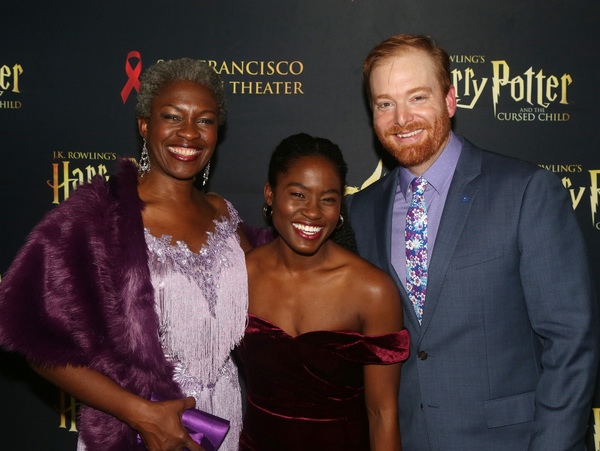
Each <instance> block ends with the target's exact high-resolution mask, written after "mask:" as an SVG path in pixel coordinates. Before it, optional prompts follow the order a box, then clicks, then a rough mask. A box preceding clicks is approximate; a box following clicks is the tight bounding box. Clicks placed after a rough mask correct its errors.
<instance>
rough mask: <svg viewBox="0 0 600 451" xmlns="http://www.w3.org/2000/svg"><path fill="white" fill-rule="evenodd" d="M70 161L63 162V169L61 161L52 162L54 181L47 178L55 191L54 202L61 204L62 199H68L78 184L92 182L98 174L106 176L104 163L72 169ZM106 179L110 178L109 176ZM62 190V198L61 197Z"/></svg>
mask: <svg viewBox="0 0 600 451" xmlns="http://www.w3.org/2000/svg"><path fill="white" fill-rule="evenodd" d="M69 163H70V161H63V162H62V171H61V170H60V163H52V182H50V180H47V181H46V183H47V184H48V186H49V187H50V188H52V190H53V192H54V197H53V200H52V203H53V204H59V203H60V202H61V200H65V199H68V198H69V194H70V192H71V191H72V190H74V189H75V188H77V186H78V185H81V184H82V183H85V182H91V181H92V179H93V178H94V177H95V176H96V175H101V176H104V175H105V174H106V173H107V169H106V166H105V165H103V164H99V165H98V166H97V167H93V166H91V165H88V166H86V167H85V168H84V169H83V170H82V169H80V168H75V169H73V170H70V169H69ZM84 171H85V172H84ZM105 179H106V180H108V177H105ZM61 190H62V199H61V198H60V197H61V196H60V194H61Z"/></svg>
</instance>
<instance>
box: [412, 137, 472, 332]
mask: <svg viewBox="0 0 600 451" xmlns="http://www.w3.org/2000/svg"><path fill="white" fill-rule="evenodd" d="M480 173H481V152H480V151H479V150H478V149H476V148H475V147H474V146H473V145H472V144H471V143H469V142H468V141H466V140H463V146H462V150H461V155H460V158H459V160H458V163H457V165H456V170H455V171H454V176H453V177H452V182H451V184H450V189H449V191H448V196H447V198H446V204H445V205H444V211H443V213H442V218H441V221H440V226H439V228H438V233H437V237H436V240H435V247H434V249H433V254H432V256H431V263H430V265H429V269H428V280H427V297H426V298H425V306H424V309H423V321H422V324H421V337H422V336H423V335H424V334H425V332H426V331H427V327H428V326H429V323H430V322H431V318H432V316H433V315H434V314H435V308H436V306H437V303H438V301H439V297H440V293H441V290H442V287H443V284H444V279H445V277H446V273H447V271H448V266H449V265H450V261H451V259H452V256H453V255H454V251H455V249H456V245H457V243H458V240H459V238H460V236H461V233H462V230H463V228H464V226H465V223H466V222H467V218H468V216H469V211H470V209H471V205H472V204H473V201H474V200H475V196H476V195H477V189H478V183H477V180H476V178H477V176H478V175H479V174H480Z"/></svg>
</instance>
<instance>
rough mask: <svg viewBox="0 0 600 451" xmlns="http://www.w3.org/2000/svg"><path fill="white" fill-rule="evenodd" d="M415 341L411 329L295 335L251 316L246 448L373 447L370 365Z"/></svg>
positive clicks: (398, 355)
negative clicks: (367, 391)
mask: <svg viewBox="0 0 600 451" xmlns="http://www.w3.org/2000/svg"><path fill="white" fill-rule="evenodd" d="M408 342H409V339H408V332H407V331H406V330H403V331H400V332H396V333H392V334H386V335H380V336H364V335H362V334H360V333H357V332H340V331H314V332H308V333H305V334H302V335H298V336H297V337H292V336H290V335H288V334H287V333H285V332H284V331H283V330H281V329H280V328H279V327H277V326H276V325H274V324H272V323H270V322H269V321H267V320H264V319H262V318H259V317H258V316H255V315H252V314H250V315H249V320H248V326H247V327H246V335H245V336H244V339H243V340H242V343H241V345H240V346H239V347H238V348H237V354H238V357H239V359H240V363H241V365H242V369H243V371H244V374H245V379H246V392H247V407H246V414H245V417H244V426H243V430H242V435H241V438H240V451H250V450H252V451H271V450H272V451H284V450H285V451H296V450H297V451H300V450H302V451H306V450H328V451H332V450H340V451H341V450H344V451H350V450H361V451H365V450H368V449H369V425H368V420H367V415H366V408H365V400H364V380H363V365H364V364H392V363H398V362H401V361H403V360H405V359H406V358H407V357H408Z"/></svg>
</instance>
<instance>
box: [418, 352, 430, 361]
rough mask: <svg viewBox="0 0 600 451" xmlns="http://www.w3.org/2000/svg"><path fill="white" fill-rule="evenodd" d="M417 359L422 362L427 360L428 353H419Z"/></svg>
mask: <svg viewBox="0 0 600 451" xmlns="http://www.w3.org/2000/svg"><path fill="white" fill-rule="evenodd" d="M417 357H418V358H419V359H420V360H427V357H428V356H427V353H426V352H425V351H419V353H418V354H417Z"/></svg>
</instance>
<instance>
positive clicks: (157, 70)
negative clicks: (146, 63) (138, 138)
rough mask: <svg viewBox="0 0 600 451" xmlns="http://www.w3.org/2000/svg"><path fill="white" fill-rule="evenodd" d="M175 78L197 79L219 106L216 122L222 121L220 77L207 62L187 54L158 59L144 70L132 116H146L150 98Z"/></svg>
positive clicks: (149, 112) (149, 110)
mask: <svg viewBox="0 0 600 451" xmlns="http://www.w3.org/2000/svg"><path fill="white" fill-rule="evenodd" d="M179 80H189V81H193V82H195V83H199V84H201V85H202V86H204V87H205V88H207V89H208V90H209V91H210V92H212V94H213V96H214V97H215V100H216V101H217V106H218V107H219V125H223V124H224V123H225V119H226V117H227V108H226V106H225V93H224V92H223V83H222V81H221V78H220V77H219V75H218V74H217V73H216V72H215V71H214V69H213V68H212V67H210V66H209V65H208V64H206V63H205V62H203V61H200V60H194V59H191V58H180V59H176V60H169V61H159V62H158V63H156V64H154V65H152V66H150V67H149V68H148V69H146V70H145V71H144V73H143V74H142V76H141V77H140V91H139V92H138V95H137V104H136V106H135V115H136V117H138V118H143V119H148V118H149V117H150V114H151V113H152V101H153V100H154V98H155V97H156V96H157V95H158V94H159V92H160V91H161V89H163V88H164V87H165V86H166V85H168V84H170V83H172V82H174V81H179Z"/></svg>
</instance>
